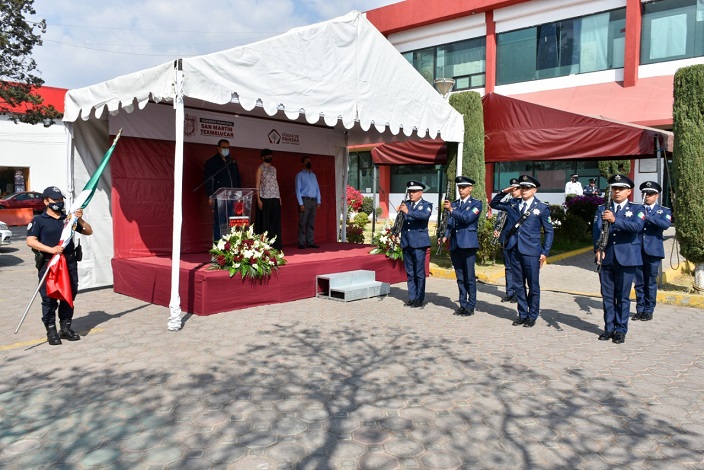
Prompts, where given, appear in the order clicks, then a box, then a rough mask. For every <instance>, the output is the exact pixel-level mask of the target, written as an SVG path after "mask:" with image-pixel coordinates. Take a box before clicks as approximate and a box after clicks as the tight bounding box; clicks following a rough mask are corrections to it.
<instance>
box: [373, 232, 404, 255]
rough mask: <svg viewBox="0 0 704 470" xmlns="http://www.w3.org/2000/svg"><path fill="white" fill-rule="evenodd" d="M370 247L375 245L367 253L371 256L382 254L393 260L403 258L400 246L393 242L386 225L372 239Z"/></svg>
mask: <svg viewBox="0 0 704 470" xmlns="http://www.w3.org/2000/svg"><path fill="white" fill-rule="evenodd" d="M372 245H375V248H374V249H373V250H372V251H370V252H369V253H370V254H372V255H382V254H383V255H385V256H386V257H387V258H389V259H394V260H395V259H401V258H403V250H401V244H400V243H398V242H394V241H393V235H391V227H390V226H389V225H388V224H385V225H384V228H383V229H382V230H381V231H380V232H378V233H377V234H375V235H374V236H373V237H372Z"/></svg>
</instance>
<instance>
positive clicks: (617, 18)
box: [496, 8, 626, 85]
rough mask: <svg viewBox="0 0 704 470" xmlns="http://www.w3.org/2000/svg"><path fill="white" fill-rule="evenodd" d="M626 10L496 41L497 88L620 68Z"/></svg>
mask: <svg viewBox="0 0 704 470" xmlns="http://www.w3.org/2000/svg"><path fill="white" fill-rule="evenodd" d="M625 25H626V9H625V8H620V9H618V10H613V11H610V12H604V13H598V14H596V15H589V16H585V17H582V18H575V19H568V20H563V21H557V22H554V23H546V24H542V25H539V26H534V27H531V28H525V29H520V30H516V31H508V32H505V33H500V34H498V35H497V48H496V56H497V70H496V75H497V76H496V82H497V85H505V84H508V83H518V82H527V81H531V80H540V79H543V78H554V77H564V76H567V75H573V74H578V73H587V72H596V71H599V70H608V69H614V68H620V67H623V56H624V47H625Z"/></svg>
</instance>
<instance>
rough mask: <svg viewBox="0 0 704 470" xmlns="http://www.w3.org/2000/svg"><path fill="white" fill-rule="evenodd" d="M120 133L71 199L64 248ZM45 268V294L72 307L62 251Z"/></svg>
mask: <svg viewBox="0 0 704 470" xmlns="http://www.w3.org/2000/svg"><path fill="white" fill-rule="evenodd" d="M121 133H122V129H120V131H119V132H118V133H117V136H116V137H115V140H114V141H113V143H112V145H111V146H110V148H109V149H108V151H107V152H105V155H103V159H102V161H101V162H100V165H98V168H97V169H96V170H95V173H93V176H91V178H90V180H88V182H87V183H86V185H85V187H84V188H83V190H82V191H81V192H80V194H78V196H77V197H76V199H75V201H73V204H71V209H70V210H69V214H68V215H67V216H66V219H65V221H64V228H63V231H62V232H61V239H60V240H59V243H60V244H61V246H63V247H64V248H66V246H67V245H68V244H69V243H70V242H71V240H73V232H74V230H75V228H76V224H77V223H78V217H76V211H77V210H78V209H84V208H85V207H86V206H87V205H88V203H89V202H90V200H91V199H92V198H93V194H95V190H96V188H97V187H98V181H100V176H101V175H102V174H103V171H104V170H105V167H106V166H108V163H109V162H110V157H111V156H112V152H113V151H114V150H115V146H117V140H118V139H119V138H120V134H121ZM47 270H48V271H49V272H48V274H47V277H46V294H47V295H48V296H49V297H51V298H52V299H58V300H63V301H65V302H67V303H68V304H69V305H70V306H71V307H73V295H72V292H71V277H70V275H69V272H68V265H67V263H66V257H65V256H64V255H63V253H61V254H56V255H54V256H52V258H51V260H50V261H49V267H48V268H47Z"/></svg>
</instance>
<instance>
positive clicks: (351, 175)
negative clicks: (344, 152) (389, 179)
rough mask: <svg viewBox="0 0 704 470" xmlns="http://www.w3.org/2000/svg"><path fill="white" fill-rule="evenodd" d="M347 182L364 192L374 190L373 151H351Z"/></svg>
mask: <svg viewBox="0 0 704 470" xmlns="http://www.w3.org/2000/svg"><path fill="white" fill-rule="evenodd" d="M347 184H349V185H350V186H352V187H353V188H355V189H358V190H359V191H361V192H362V193H372V192H374V167H373V166H372V153H371V152H353V153H350V159H349V172H348V176H347Z"/></svg>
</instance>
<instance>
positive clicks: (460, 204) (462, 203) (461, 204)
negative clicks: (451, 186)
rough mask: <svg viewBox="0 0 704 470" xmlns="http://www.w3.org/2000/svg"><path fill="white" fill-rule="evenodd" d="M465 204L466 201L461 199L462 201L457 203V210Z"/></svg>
mask: <svg viewBox="0 0 704 470" xmlns="http://www.w3.org/2000/svg"><path fill="white" fill-rule="evenodd" d="M463 205H464V202H463V201H462V199H460V203H459V204H458V205H457V210H458V211H461V210H462V206H463Z"/></svg>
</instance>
